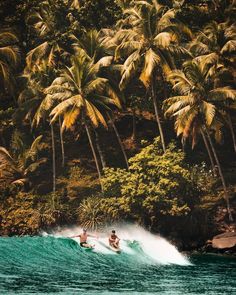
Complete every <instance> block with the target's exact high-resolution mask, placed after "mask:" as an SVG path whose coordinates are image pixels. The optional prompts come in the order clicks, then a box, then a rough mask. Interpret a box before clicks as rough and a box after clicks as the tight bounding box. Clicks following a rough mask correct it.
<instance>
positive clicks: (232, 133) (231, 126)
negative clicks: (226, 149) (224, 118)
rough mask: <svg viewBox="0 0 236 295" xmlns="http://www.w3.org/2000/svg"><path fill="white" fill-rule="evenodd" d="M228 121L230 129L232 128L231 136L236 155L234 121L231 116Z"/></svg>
mask: <svg viewBox="0 0 236 295" xmlns="http://www.w3.org/2000/svg"><path fill="white" fill-rule="evenodd" d="M228 119H229V128H230V132H231V136H232V139H233V145H234V151H235V153H236V137H235V133H234V127H233V123H232V119H231V116H230V115H228Z"/></svg>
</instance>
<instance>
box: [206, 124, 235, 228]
mask: <svg viewBox="0 0 236 295" xmlns="http://www.w3.org/2000/svg"><path fill="white" fill-rule="evenodd" d="M206 134H207V138H208V140H209V143H210V146H211V150H212V152H213V155H214V157H215V160H216V164H217V168H218V171H219V174H220V178H221V182H222V186H223V190H224V195H225V200H226V205H227V211H228V215H229V221H231V222H232V221H233V216H232V214H231V208H230V204H229V195H228V191H227V187H226V182H225V178H224V175H223V172H222V169H221V165H220V161H219V158H218V156H217V153H216V150H215V147H214V144H213V142H212V140H211V136H210V133H209V131H208V129H207V127H206Z"/></svg>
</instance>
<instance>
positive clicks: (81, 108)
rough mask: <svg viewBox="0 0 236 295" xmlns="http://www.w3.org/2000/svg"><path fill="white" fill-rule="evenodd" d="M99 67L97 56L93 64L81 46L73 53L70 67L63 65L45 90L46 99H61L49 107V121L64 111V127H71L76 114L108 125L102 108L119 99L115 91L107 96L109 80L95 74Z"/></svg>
mask: <svg viewBox="0 0 236 295" xmlns="http://www.w3.org/2000/svg"><path fill="white" fill-rule="evenodd" d="M100 67H101V63H100V60H99V61H98V62H97V63H95V64H94V63H93V61H92V60H91V59H90V58H89V57H88V55H87V54H86V53H85V52H84V50H82V49H81V50H79V51H78V52H77V55H75V56H73V57H72V67H70V68H65V69H64V71H63V72H62V74H61V75H60V76H59V77H57V78H56V79H55V80H54V81H53V83H52V85H51V86H50V87H48V88H47V89H46V90H45V93H46V94H47V98H46V99H47V100H48V101H55V100H59V101H60V103H59V104H58V105H57V106H56V107H55V108H54V109H53V110H52V111H51V116H52V122H54V121H55V120H56V119H57V117H58V116H60V115H63V117H64V121H63V128H70V127H71V126H72V125H73V124H74V123H75V121H76V120H77V118H78V117H79V116H82V117H83V116H85V117H87V118H88V119H89V120H90V121H91V122H92V124H93V125H94V126H95V127H97V126H98V125H99V124H102V125H103V126H104V127H106V126H107V124H106V121H105V119H104V116H103V114H102V110H108V109H109V106H111V105H116V106H118V107H119V106H120V103H119V99H118V97H116V96H115V95H113V96H111V97H110V96H109V91H112V90H111V88H110V86H109V83H108V80H107V79H105V78H101V77H99V76H98V73H99V70H100Z"/></svg>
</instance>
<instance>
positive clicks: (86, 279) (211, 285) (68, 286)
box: [0, 225, 236, 295]
mask: <svg viewBox="0 0 236 295" xmlns="http://www.w3.org/2000/svg"><path fill="white" fill-rule="evenodd" d="M113 228H115V229H116V231H117V235H118V236H119V237H120V238H121V249H122V252H121V253H120V254H117V253H114V252H112V251H111V250H110V249H109V248H108V236H109V233H110V230H111V229H113ZM81 230H82V229H81V228H80V227H70V228H64V229H61V230H55V231H51V232H47V233H45V232H44V233H42V234H41V235H40V236H35V237H12V238H7V237H6V238H4V237H2V238H0V294H1V295H15V294H21V295H29V294H37V295H47V294H54V295H55V294H58V295H75V294H76V295H82V294H86V295H115V294H116V295H117V294H119V295H129V294H130V295H136V294H142V295H146V294H147V295H154V294H177V295H178V294H234V293H235V294H236V274H235V269H236V259H231V258H230V259H228V258H222V257H213V256H202V255H198V256H191V257H190V258H189V257H187V256H186V255H183V254H182V253H180V252H179V251H178V250H177V249H176V248H175V247H174V246H173V245H172V244H171V243H169V242H168V241H167V240H166V239H164V238H162V237H160V236H158V235H153V234H151V233H150V232H148V231H146V230H145V229H143V228H141V227H139V226H134V225H114V226H113V227H112V228H105V229H104V230H103V231H98V232H94V233H93V234H96V235H98V239H95V238H91V239H90V240H89V242H90V243H91V244H94V245H95V249H94V251H86V250H84V249H82V248H81V247H80V245H79V239H78V238H73V239H72V238H71V237H72V236H74V235H77V234H79V233H81ZM222 290H223V291H224V292H223V293H222Z"/></svg>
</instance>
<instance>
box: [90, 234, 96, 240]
mask: <svg viewBox="0 0 236 295" xmlns="http://www.w3.org/2000/svg"><path fill="white" fill-rule="evenodd" d="M88 237H90V238H95V239H98V236H97V235H91V234H88Z"/></svg>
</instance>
